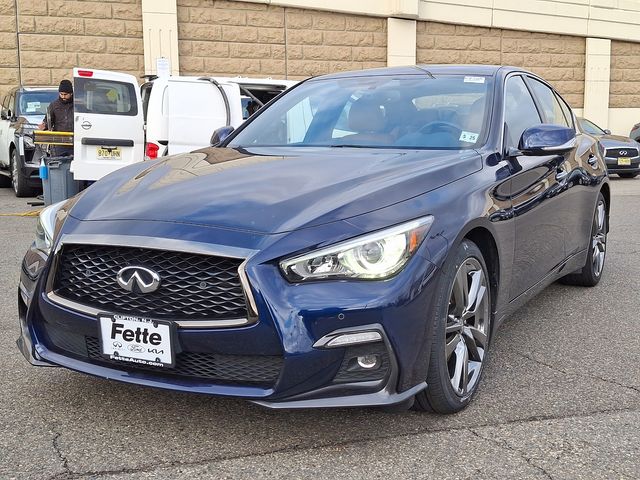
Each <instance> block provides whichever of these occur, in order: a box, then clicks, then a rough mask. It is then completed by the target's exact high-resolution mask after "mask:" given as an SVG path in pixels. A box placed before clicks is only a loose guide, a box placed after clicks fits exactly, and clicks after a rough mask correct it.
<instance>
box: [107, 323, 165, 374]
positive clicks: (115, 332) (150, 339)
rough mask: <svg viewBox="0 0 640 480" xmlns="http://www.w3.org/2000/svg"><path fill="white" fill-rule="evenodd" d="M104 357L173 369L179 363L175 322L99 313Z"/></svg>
mask: <svg viewBox="0 0 640 480" xmlns="http://www.w3.org/2000/svg"><path fill="white" fill-rule="evenodd" d="M98 322H99V324H100V350H101V353H102V355H103V357H105V358H108V359H109V360H113V361H118V362H122V363H123V364H129V365H131V366H135V365H146V366H153V367H163V368H171V367H173V366H174V365H175V350H176V349H175V338H176V327H175V324H174V323H173V322H168V321H163V320H152V319H149V318H143V317H135V316H128V315H111V314H99V315H98Z"/></svg>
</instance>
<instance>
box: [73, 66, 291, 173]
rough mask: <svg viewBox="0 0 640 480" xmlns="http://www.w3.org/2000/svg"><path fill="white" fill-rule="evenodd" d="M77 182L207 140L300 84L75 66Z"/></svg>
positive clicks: (190, 147) (203, 144)
mask: <svg viewBox="0 0 640 480" xmlns="http://www.w3.org/2000/svg"><path fill="white" fill-rule="evenodd" d="M73 78H74V108H75V123H74V160H73V162H72V164H71V171H72V172H73V176H74V178H75V179H76V180H98V179H100V178H102V177H103V176H105V175H107V174H108V173H111V172H113V171H114V170H117V169H118V168H121V167H123V166H126V165H130V164H132V163H135V162H139V161H141V160H144V159H154V158H157V157H159V156H163V155H169V154H174V153H181V152H189V151H192V150H195V149H198V148H202V147H206V146H208V145H209V141H210V139H211V135H212V133H213V131H214V130H216V129H217V128H220V127H223V126H227V125H230V126H232V127H234V128H237V127H238V126H239V125H240V124H241V123H242V122H243V121H244V120H245V119H246V118H248V116H249V115H250V113H252V111H253V110H254V109H257V108H260V107H261V106H262V105H263V104H264V103H267V102H268V101H269V100H271V99H272V98H274V97H275V96H277V95H278V94H279V93H280V92H282V91H283V90H285V89H287V88H289V87H291V86H293V85H295V84H296V83H297V82H294V81H289V80H272V79H250V78H241V77H236V78H228V77H180V76H176V77H160V78H157V77H151V78H150V79H149V81H147V82H146V83H144V84H143V85H142V86H141V87H138V81H137V79H136V77H134V76H133V75H128V74H125V73H119V72H110V71H103V70H93V69H81V68H74V70H73Z"/></svg>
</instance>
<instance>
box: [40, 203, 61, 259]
mask: <svg viewBox="0 0 640 480" xmlns="http://www.w3.org/2000/svg"><path fill="white" fill-rule="evenodd" d="M66 203H67V200H63V201H62V202H58V203H54V204H53V205H49V206H48V207H46V208H45V209H43V210H42V211H41V212H40V214H39V215H38V223H37V224H36V240H35V247H36V248H37V249H38V250H42V251H43V252H44V253H45V254H47V255H49V253H51V246H52V245H53V238H54V232H55V229H56V223H57V222H59V221H61V220H64V217H66V213H67V212H66V210H61V209H62V207H63V206H64V205H65V204H66Z"/></svg>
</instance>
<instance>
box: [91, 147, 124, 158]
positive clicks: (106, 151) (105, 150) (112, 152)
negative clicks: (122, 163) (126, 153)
mask: <svg viewBox="0 0 640 480" xmlns="http://www.w3.org/2000/svg"><path fill="white" fill-rule="evenodd" d="M97 156H98V158H99V159H100V160H120V159H121V158H122V151H121V150H120V148H119V147H98V155H97Z"/></svg>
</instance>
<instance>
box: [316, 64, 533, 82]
mask: <svg viewBox="0 0 640 480" xmlns="http://www.w3.org/2000/svg"><path fill="white" fill-rule="evenodd" d="M499 70H501V71H503V72H504V73H505V74H507V73H511V72H523V73H528V74H531V72H529V71H527V70H524V69H522V68H519V67H512V66H503V65H427V64H420V65H410V66H403V67H385V68H371V69H367V70H357V71H351V72H340V73H331V74H328V75H321V76H318V77H315V79H333V78H346V77H368V76H376V75H420V74H423V73H426V74H429V73H430V74H433V75H482V76H491V77H493V76H495V75H496V74H497V73H498V71H499Z"/></svg>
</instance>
